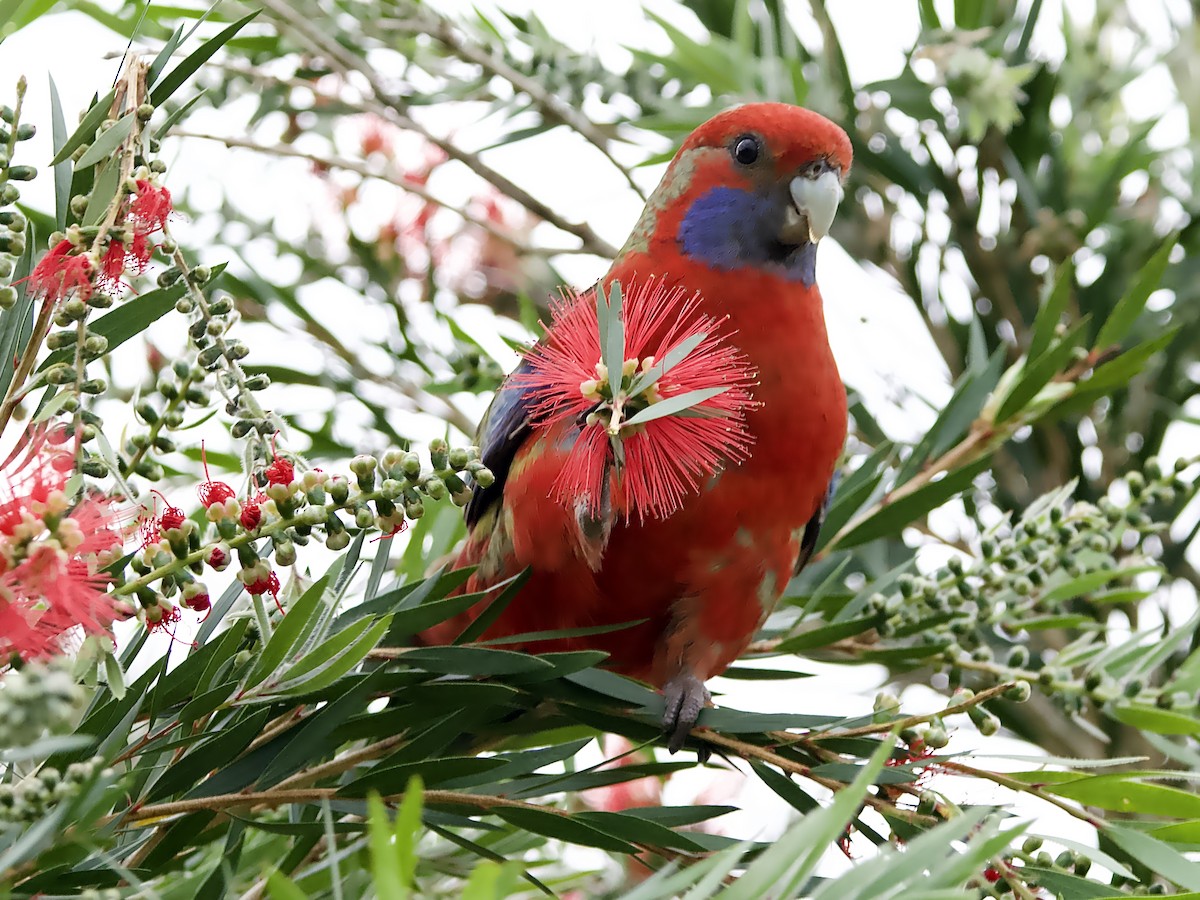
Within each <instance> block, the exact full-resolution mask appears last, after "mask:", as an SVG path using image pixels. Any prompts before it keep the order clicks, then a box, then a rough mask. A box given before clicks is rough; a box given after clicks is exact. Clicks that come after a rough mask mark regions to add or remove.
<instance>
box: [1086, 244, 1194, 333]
mask: <svg viewBox="0 0 1200 900" xmlns="http://www.w3.org/2000/svg"><path fill="white" fill-rule="evenodd" d="M1177 240H1178V238H1177V237H1171V238H1168V239H1167V240H1166V241H1164V242H1163V245H1162V246H1161V247H1159V248H1158V251H1157V252H1156V253H1155V254H1154V255H1153V256H1152V257H1150V261H1149V262H1147V263H1146V265H1144V266H1143V267H1142V270H1141V271H1140V272H1139V273H1138V279H1137V281H1136V282H1135V283H1134V285H1133V287H1132V288H1130V290H1129V292H1128V293H1127V294H1126V295H1125V296H1124V297H1122V298H1121V299H1120V300H1119V301H1117V305H1116V306H1115V307H1113V311H1112V313H1111V314H1110V315H1109V317H1108V318H1107V319H1106V320H1105V321H1104V324H1103V325H1102V326H1101V327H1100V333H1099V334H1097V335H1096V347H1097V349H1103V348H1105V347H1108V346H1110V345H1112V344H1119V343H1120V342H1121V341H1122V340H1124V339H1125V335H1126V334H1128V333H1129V329H1130V328H1132V327H1133V323H1134V322H1135V321H1136V320H1137V317H1138V316H1140V315H1141V314H1142V310H1143V309H1145V308H1146V301H1147V300H1148V299H1150V295H1151V294H1152V293H1154V290H1155V288H1157V287H1158V285H1159V282H1161V281H1162V276H1163V272H1165V271H1166V269H1167V263H1168V262H1169V261H1170V258H1171V251H1172V250H1173V249H1175V242H1176V241H1177Z"/></svg>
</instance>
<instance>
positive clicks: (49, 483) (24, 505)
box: [0, 434, 122, 667]
mask: <svg viewBox="0 0 1200 900" xmlns="http://www.w3.org/2000/svg"><path fill="white" fill-rule="evenodd" d="M71 460H72V454H71V453H70V452H69V451H67V450H65V449H62V448H56V447H51V446H50V445H49V444H47V443H46V442H45V435H44V434H41V435H36V436H35V437H34V439H33V441H32V442H31V446H30V448H29V449H28V450H27V451H26V452H25V454H24V456H22V457H20V458H18V459H17V461H16V462H13V459H12V458H10V460H9V461H8V462H6V463H5V465H4V469H5V470H4V471H2V472H0V667H3V666H4V665H5V664H7V663H8V661H9V660H10V659H11V657H12V656H14V655H16V656H19V657H21V658H22V659H31V658H34V657H37V656H45V655H49V654H53V653H59V652H62V642H63V639H64V638H65V637H66V635H67V634H68V633H69V632H71V631H72V630H73V629H75V628H76V627H81V628H83V630H84V631H85V632H87V633H89V634H107V633H108V632H109V628H110V626H111V625H112V622H113V621H114V620H115V619H116V618H117V610H116V607H115V606H114V603H113V600H112V598H111V597H110V596H109V595H108V594H107V592H106V590H105V586H106V585H107V583H108V578H107V576H106V575H104V574H102V573H101V572H100V568H101V566H102V565H103V563H102V561H101V560H102V557H106V556H107V555H108V554H109V553H111V552H112V551H113V550H114V549H116V548H119V547H120V546H121V544H122V538H121V535H120V533H119V528H118V526H117V519H118V516H117V514H116V513H115V512H114V511H113V509H112V507H111V505H110V504H109V503H107V502H106V501H104V500H101V499H97V498H94V497H85V498H84V499H82V500H80V501H78V502H76V503H74V504H73V505H72V503H71V500H70V499H69V498H68V497H67V495H66V494H65V493H64V492H63V488H64V487H65V486H66V482H67V479H68V477H69V475H70V472H71Z"/></svg>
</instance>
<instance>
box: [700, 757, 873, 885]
mask: <svg viewBox="0 0 1200 900" xmlns="http://www.w3.org/2000/svg"><path fill="white" fill-rule="evenodd" d="M892 745H893V740H892V739H891V738H888V739H885V740H882V741H880V742H879V746H878V748H877V749H876V751H875V753H874V754H873V755H872V757H871V759H870V761H869V762H868V763H867V764H866V765H864V766H863V768H862V771H861V772H860V773H859V776H858V778H856V779H855V781H854V783H853V784H851V785H849V786H848V787H846V788H845V789H844V790H841V791H839V792H838V793H837V795H836V796H835V797H834V798H833V801H832V802H831V803H830V804H829V806H827V807H824V808H822V809H819V810H816V811H815V812H812V813H809V814H808V815H806V816H805V817H804V818H802V819H801V820H800V821H799V822H797V823H796V824H795V825H794V826H792V827H791V828H789V829H788V830H787V831H786V832H785V833H784V834H783V836H782V837H780V839H779V840H778V841H776V842H775V843H774V844H773V845H772V846H771V847H769V848H768V849H767V850H766V851H764V852H763V853H762V855H760V856H759V857H758V859H757V860H755V863H754V865H753V866H751V867H750V868H748V869H747V870H746V872H745V874H744V875H742V877H741V878H739V879H738V880H737V881H736V882H735V883H734V884H733V885H732V886H730V887H729V888H728V889H727V890H726V891H725V892H724V893H722V895H721V897H722V900H757V898H760V897H764V896H768V895H769V894H774V895H775V896H781V897H786V896H793V895H794V893H793V892H798V891H799V889H801V888H802V887H803V886H804V885H805V884H807V883H808V881H809V879H810V878H811V877H812V873H813V870H814V869H815V868H816V866H817V863H818V862H819V861H820V859H821V858H822V857H823V856H824V855H825V851H826V850H827V849H828V847H829V845H830V844H832V843H833V842H834V841H835V840H836V839H837V837H838V836H839V835H840V834H842V832H844V831H845V829H846V826H847V825H848V824H849V823H850V822H851V820H853V819H854V818H855V816H856V815H857V814H858V809H859V804H861V803H862V801H863V797H865V796H866V794H867V789H868V788H869V787H870V786H871V785H872V784H874V783H875V781H876V779H877V778H878V777H879V773H880V772H881V771H882V770H883V764H884V760H886V759H887V758H888V756H889V755H890V753H891V750H892Z"/></svg>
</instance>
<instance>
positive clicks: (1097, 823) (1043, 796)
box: [938, 760, 1106, 829]
mask: <svg viewBox="0 0 1200 900" xmlns="http://www.w3.org/2000/svg"><path fill="white" fill-rule="evenodd" d="M938 768H941V769H945V770H946V771H949V772H957V773H959V774H960V775H967V776H970V777H971V778H981V779H983V780H984V781H990V782H992V783H993V784H998V785H1000V786H1001V787H1006V788H1008V789H1009V790H1012V791H1019V792H1020V793H1022V794H1029V795H1030V796H1032V797H1037V798H1038V799H1039V800H1045V801H1046V802H1047V803H1049V804H1050V805H1051V806H1057V807H1058V808H1059V809H1061V810H1062V811H1063V812H1066V813H1069V814H1070V815H1072V816H1074V817H1075V818H1076V819H1079V820H1080V821H1081V822H1087V823H1088V824H1089V825H1091V826H1092V827H1093V828H1101V829H1102V828H1104V827H1105V824H1106V823H1105V821H1104V820H1103V819H1101V818H1100V817H1098V816H1093V815H1092V814H1091V813H1090V812H1088V811H1087V810H1086V809H1080V808H1079V807H1077V806H1072V805H1071V804H1070V803H1068V802H1067V801H1066V800H1063V799H1062V798H1060V797H1055V796H1054V795H1053V794H1047V793H1046V792H1045V791H1043V790H1042V789H1041V786H1040V785H1037V784H1027V783H1026V782H1024V781H1018V780H1017V779H1016V778H1009V777H1008V776H1007V775H1001V774H1000V773H999V772H989V771H988V770H987V769H977V768H975V767H974V766H968V765H967V764H966V763H960V762H954V761H953V760H943V761H940V762H939V763H938Z"/></svg>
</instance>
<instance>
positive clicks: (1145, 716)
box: [1107, 685, 1200, 815]
mask: <svg viewBox="0 0 1200 900" xmlns="http://www.w3.org/2000/svg"><path fill="white" fill-rule="evenodd" d="M1172 687H1174V685H1172ZM1107 712H1108V714H1109V715H1110V716H1112V717H1113V718H1114V719H1116V720H1117V721H1118V722H1123V723H1124V724H1126V725H1132V726H1133V727H1134V728H1141V729H1142V730H1144V731H1153V732H1154V733H1155V734H1200V719H1197V718H1196V717H1195V716H1189V715H1186V714H1185V713H1181V712H1176V711H1175V710H1171V709H1160V708H1159V707H1157V706H1147V705H1146V704H1144V703H1119V704H1116V705H1114V706H1113V707H1112V708H1111V709H1109V710H1107ZM1197 815H1200V813H1197Z"/></svg>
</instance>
